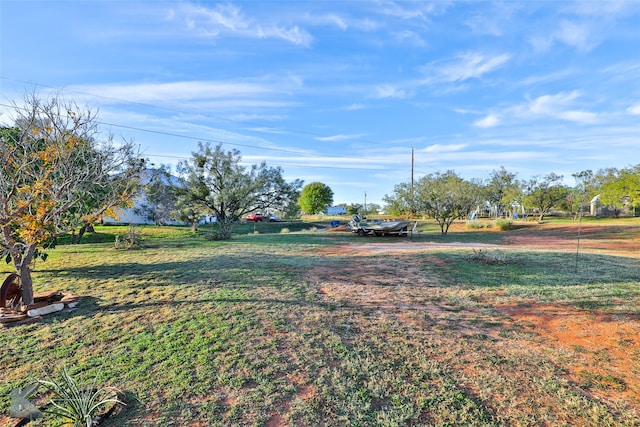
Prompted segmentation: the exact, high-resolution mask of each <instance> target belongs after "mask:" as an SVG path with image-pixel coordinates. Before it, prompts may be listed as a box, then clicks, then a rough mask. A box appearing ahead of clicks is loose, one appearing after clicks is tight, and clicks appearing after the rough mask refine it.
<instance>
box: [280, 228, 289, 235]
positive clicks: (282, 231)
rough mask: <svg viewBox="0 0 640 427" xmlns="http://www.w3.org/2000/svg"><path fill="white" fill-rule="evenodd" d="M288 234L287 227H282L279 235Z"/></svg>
mask: <svg viewBox="0 0 640 427" xmlns="http://www.w3.org/2000/svg"><path fill="white" fill-rule="evenodd" d="M289 232H290V230H289V229H288V228H287V227H283V228H281V229H280V233H281V234H287V233H289Z"/></svg>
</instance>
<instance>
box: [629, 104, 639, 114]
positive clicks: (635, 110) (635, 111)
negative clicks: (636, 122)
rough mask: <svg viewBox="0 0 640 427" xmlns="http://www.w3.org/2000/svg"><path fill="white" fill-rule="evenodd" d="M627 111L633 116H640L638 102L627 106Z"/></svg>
mask: <svg viewBox="0 0 640 427" xmlns="http://www.w3.org/2000/svg"><path fill="white" fill-rule="evenodd" d="M627 112H628V113H629V114H633V115H634V116H640V102H639V103H637V104H635V105H632V106H630V107H629V108H627Z"/></svg>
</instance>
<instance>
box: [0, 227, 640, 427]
mask: <svg viewBox="0 0 640 427" xmlns="http://www.w3.org/2000/svg"><path fill="white" fill-rule="evenodd" d="M594 223H595V222H594ZM585 224H589V222H585ZM597 224H601V225H602V224H605V225H611V226H612V227H616V228H612V229H611V234H610V235H609V237H611V238H615V239H617V240H619V241H625V242H634V241H637V239H638V238H639V237H640V221H638V220H622V221H620V222H607V223H604V222H597ZM323 225H326V224H324V223H320V222H319V223H315V224H313V225H310V224H308V223H303V222H298V223H260V224H244V225H240V226H238V227H236V229H235V232H234V237H233V239H232V240H230V241H225V242H216V241H210V240H207V239H206V238H205V236H206V233H207V229H206V227H205V228H201V229H200V230H198V231H197V232H193V231H191V230H190V229H188V228H182V227H139V228H137V229H136V230H137V233H139V235H140V236H141V237H142V245H141V247H140V248H138V249H132V250H121V249H120V250H117V249H115V248H114V243H113V242H114V240H115V236H116V235H123V234H125V233H126V232H127V230H128V228H127V227H115V226H114V227H98V228H97V233H95V234H89V235H86V236H85V237H86V240H84V241H83V242H84V243H82V244H79V245H69V244H66V243H67V241H66V240H65V239H60V240H59V242H58V245H57V246H56V247H55V248H54V249H51V250H50V251H49V258H48V260H47V261H46V262H40V261H39V262H38V263H37V265H36V266H35V269H34V273H33V278H34V283H35V288H36V291H42V290H61V291H67V292H72V293H74V294H77V295H80V296H82V299H81V301H80V304H79V306H78V307H77V309H75V310H74V311H69V312H62V313H57V314H52V315H48V316H46V317H45V319H44V321H42V322H40V323H36V324H31V325H25V326H20V327H13V328H6V329H0V332H1V335H0V344H1V345H2V349H3V350H2V356H1V358H0V360H1V362H2V366H3V374H4V375H3V381H1V382H0V413H2V414H6V413H7V410H8V406H9V393H10V391H11V390H12V389H13V388H15V387H20V386H24V385H26V384H27V383H29V382H30V381H33V380H34V379H38V378H46V377H47V376H50V375H53V376H55V375H57V373H59V372H60V371H61V369H62V367H63V366H64V367H66V368H67V369H68V370H69V371H70V372H71V374H72V375H74V376H76V377H78V378H81V379H82V378H85V379H88V380H92V379H93V378H94V377H96V376H98V378H99V384H104V385H114V386H116V387H118V388H120V389H121V390H124V391H126V392H127V393H128V396H130V397H132V396H135V397H136V398H137V400H135V399H133V398H130V399H128V403H129V405H128V406H127V407H126V408H124V409H123V410H122V411H121V412H120V413H119V414H118V415H117V416H116V417H115V418H111V419H110V420H109V421H108V423H107V425H112V426H186V425H194V426H260V425H271V426H273V425H296V426H319V425H324V426H345V425H351V426H370V425H376V426H401V425H461V426H468V425H477V426H499V425H530V426H537V425H554V426H555V425H592V426H601V425H630V426H631V425H639V422H638V418H637V412H636V411H637V410H638V409H640V402H638V400H634V398H633V397H628V396H627V397H625V398H624V399H613V398H611V399H608V398H606V397H602V395H600V394H598V393H593V394H592V393H591V391H594V390H595V386H594V385H593V384H596V385H598V384H603V382H602V381H600V383H598V382H597V381H595V380H594V378H596V375H595V374H594V375H591V377H589V380H590V381H591V382H589V383H587V381H586V380H585V381H584V382H582V383H581V382H579V381H578V382H576V381H575V380H573V379H572V378H570V377H568V376H567V372H569V369H570V365H571V363H572V358H573V357H574V356H575V355H573V354H571V352H570V351H571V350H570V349H569V350H567V349H565V348H561V347H556V346H554V345H553V343H549V342H546V341H544V340H542V339H541V338H540V337H539V336H538V335H536V333H535V331H531V330H528V329H524V328H523V326H522V325H520V324H516V323H515V322H513V321H512V320H510V319H508V318H506V317H505V316H504V315H503V314H502V313H500V312H499V311H497V309H496V307H498V306H502V305H505V304H516V305H517V304H526V303H530V302H531V301H535V302H540V303H553V304H556V303H557V304H566V305H568V306H570V307H572V309H575V310H598V311H602V312H605V313H607V314H609V315H611V316H627V317H629V316H630V317H631V318H633V319H636V320H637V319H639V318H640V258H639V257H638V254H636V255H635V256H634V255H633V254H631V255H630V254H628V253H624V254H611V253H607V254H604V253H600V252H598V251H596V250H593V251H590V250H589V249H583V252H582V253H580V254H579V256H578V257H577V258H576V254H575V253H573V252H570V251H555V250H553V248H545V249H544V250H540V249H535V250H534V249H532V250H527V249H523V248H517V249H502V248H500V249H491V250H490V251H489V252H487V254H488V255H487V256H489V257H490V258H491V259H494V258H495V259H498V258H499V261H500V262H495V263H491V262H488V263H479V262H476V260H475V259H474V258H473V249H472V248H471V247H455V248H444V249H443V248H435V247H434V249H429V248H428V247H426V244H427V243H430V242H436V243H447V242H467V243H473V242H477V243H482V244H497V245H499V244H501V243H504V242H506V241H507V239H508V238H509V237H512V236H518V235H521V234H522V233H525V232H526V233H530V234H532V235H535V233H541V235H544V233H549V235H553V233H554V231H553V230H555V229H556V227H559V228H558V229H560V230H562V231H561V232H563V233H564V232H566V230H565V229H564V228H563V227H572V229H574V227H575V224H574V223H571V222H555V221H549V222H548V223H547V224H543V225H535V226H531V227H525V226H524V225H523V227H522V228H515V229H514V230H511V231H505V232H497V231H495V230H491V231H489V230H484V229H483V230H470V229H466V228H465V227H464V224H460V225H459V226H458V227H457V228H454V229H453V230H452V231H451V232H450V234H448V235H447V236H441V235H440V234H439V228H438V227H437V225H435V224H433V223H427V222H424V223H421V226H420V228H419V229H420V230H421V233H420V234H419V235H418V236H417V237H415V238H414V239H412V240H411V243H412V244H415V245H420V244H421V243H424V244H425V249H422V250H420V251H418V252H408V253H405V252H401V251H400V252H393V251H394V250H395V249H394V248H398V247H399V245H401V244H403V243H404V242H407V239H404V238H396V237H392V238H389V237H386V238H382V237H381V238H377V237H365V238H360V237H358V236H356V235H353V234H351V233H328V232H322V231H315V230H316V229H322V227H323ZM283 227H286V228H288V229H289V232H288V233H281V231H280V230H281V228H283ZM314 227H315V228H314ZM557 232H560V231H557ZM519 233H520V234H519ZM603 233H604V232H600V234H598V233H596V232H594V233H593V235H591V236H589V237H585V239H591V240H593V241H594V242H595V241H596V240H598V239H600V240H602V239H604V238H606V236H607V235H606V233H605V234H603ZM634 239H635V240H634ZM374 243H375V244H376V245H383V247H387V246H388V248H389V251H390V252H389V253H388V254H387V253H382V254H376V253H367V252H366V251H365V250H366V246H367V245H369V244H374ZM354 245H357V247H358V248H359V250H360V252H358V251H357V250H353V251H352V252H349V251H348V250H344V251H338V248H351V247H352V246H354ZM576 259H577V261H576ZM0 268H1V270H0V272H4V273H3V274H5V273H8V272H10V271H11V269H10V266H6V265H4V266H2V267H0ZM532 349H533V350H532ZM582 350H584V349H582ZM576 351H578V350H576ZM630 351H631V350H630ZM633 351H636V350H635V349H633ZM582 354H584V351H583V352H582ZM632 356H633V357H632V358H631V360H632V361H633V364H634V365H633V367H632V368H633V369H632V370H635V372H640V354H635V355H632ZM603 363H606V361H604V362H603ZM584 378H587V377H586V376H585V377H584ZM634 378H637V377H634ZM615 379H616V380H617V381H619V382H621V383H622V384H623V385H625V384H626V385H627V389H628V390H631V391H633V390H634V389H635V390H637V388H634V387H636V386H635V385H633V384H631V381H632V380H633V378H625V377H621V376H620V375H619V376H617V377H615ZM594 381H595V383H594ZM596 391H597V390H596ZM0 420H1V418H0ZM0 424H1V423H0ZM31 425H33V426H40V425H54V424H52V421H51V420H48V421H47V420H44V421H43V420H41V421H38V422H33V423H32V424H31Z"/></svg>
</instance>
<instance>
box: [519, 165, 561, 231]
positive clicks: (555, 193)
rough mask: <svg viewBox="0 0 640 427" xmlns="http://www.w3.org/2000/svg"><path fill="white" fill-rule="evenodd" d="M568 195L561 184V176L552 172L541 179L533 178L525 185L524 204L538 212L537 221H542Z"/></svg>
mask: <svg viewBox="0 0 640 427" xmlns="http://www.w3.org/2000/svg"><path fill="white" fill-rule="evenodd" d="M568 195H569V189H568V188H567V187H566V186H565V185H563V184H562V175H557V174H555V173H553V172H551V173H549V174H548V175H545V176H542V177H534V178H532V179H531V180H529V182H528V183H527V190H526V195H525V199H524V200H525V203H527V204H528V205H530V206H533V207H534V208H535V209H537V211H538V221H542V220H543V219H544V216H545V215H546V214H548V213H549V211H550V210H551V209H552V208H554V207H556V206H559V204H560V203H561V202H562V201H564V200H565V199H566V198H567V196H568Z"/></svg>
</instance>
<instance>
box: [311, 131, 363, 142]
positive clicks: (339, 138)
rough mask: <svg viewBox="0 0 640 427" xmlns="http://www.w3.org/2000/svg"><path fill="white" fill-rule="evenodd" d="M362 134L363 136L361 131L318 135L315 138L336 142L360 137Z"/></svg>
mask: <svg viewBox="0 0 640 427" xmlns="http://www.w3.org/2000/svg"><path fill="white" fill-rule="evenodd" d="M363 136H365V134H363V133H359V134H353V135H345V134H338V135H331V136H318V137H316V138H315V139H316V140H317V141H324V142H336V141H348V140H351V139H359V138H362V137H363Z"/></svg>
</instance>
